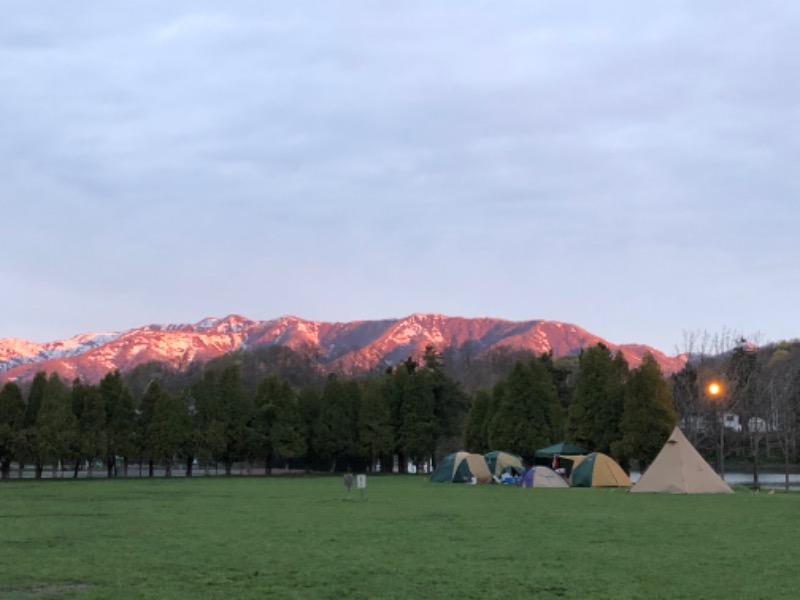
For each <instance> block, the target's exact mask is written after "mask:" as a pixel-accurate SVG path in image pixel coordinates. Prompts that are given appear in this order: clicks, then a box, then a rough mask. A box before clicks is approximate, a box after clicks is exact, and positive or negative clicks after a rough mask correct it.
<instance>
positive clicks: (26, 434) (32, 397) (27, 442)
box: [20, 371, 47, 479]
mask: <svg viewBox="0 0 800 600" xmlns="http://www.w3.org/2000/svg"><path fill="white" fill-rule="evenodd" d="M46 387H47V373H45V372H44V371H39V372H38V373H36V375H34V377H33V381H32V382H31V387H30V389H29V390H28V401H27V402H26V404H25V419H24V421H23V432H22V440H21V441H22V452H23V456H24V457H25V460H31V461H33V464H34V469H35V471H34V472H35V477H36V479H40V478H41V477H42V468H43V464H42V458H41V453H40V452H39V440H38V432H37V430H36V420H37V418H38V416H39V410H40V409H41V407H42V401H43V400H44V394H45V388H46ZM20 468H21V466H20Z"/></svg>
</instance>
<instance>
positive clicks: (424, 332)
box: [0, 313, 685, 382]
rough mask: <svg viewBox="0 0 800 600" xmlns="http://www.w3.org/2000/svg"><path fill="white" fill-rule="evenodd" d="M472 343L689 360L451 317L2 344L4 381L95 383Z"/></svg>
mask: <svg viewBox="0 0 800 600" xmlns="http://www.w3.org/2000/svg"><path fill="white" fill-rule="evenodd" d="M467 343H470V344H471V345H472V348H473V350H474V351H475V352H476V354H477V355H480V354H482V353H485V352H488V351H489V350H491V349H492V348H496V347H499V346H507V347H511V348H514V349H525V350H531V351H533V352H535V353H537V354H540V353H542V352H548V351H550V350H552V351H553V355H554V356H555V357H560V356H565V355H570V354H576V353H578V352H579V351H580V350H581V349H582V348H587V347H589V346H593V345H595V344H596V343H602V344H605V345H606V346H608V347H609V349H611V350H612V351H613V352H616V351H618V350H619V351H621V352H622V353H623V355H624V356H625V358H626V360H627V361H628V362H629V364H630V365H631V367H636V366H638V365H639V364H640V363H641V360H642V357H643V356H644V354H645V353H647V352H649V353H651V354H652V355H653V357H654V358H655V359H656V361H657V362H658V363H659V365H660V366H661V369H662V371H663V372H664V373H672V372H674V371H677V370H679V369H680V368H681V367H682V366H683V364H684V362H685V357H683V356H675V357H670V356H667V355H666V354H664V353H663V352H661V351H660V350H657V349H655V348H652V347H650V346H647V345H645V344H614V343H611V342H608V341H607V340H604V339H602V338H600V337H599V336H597V335H594V334H592V333H590V332H588V331H586V330H585V329H582V328H581V327H578V326H577V325H573V324H571V323H563V322H560V321H547V320H541V319H535V320H528V321H510V320H506V319H500V318H492V317H476V318H467V317H449V316H444V315H441V314H435V313H415V314H412V315H409V316H406V317H402V318H399V319H378V320H363V321H347V322H327V321H309V320H305V319H301V318H299V317H295V316H292V315H285V316H282V317H277V318H274V319H270V320H266V321H259V320H252V319H249V318H247V317H244V316H241V315H237V314H230V315H228V316H226V317H221V318H219V317H206V318H204V319H201V320H200V321H198V322H197V323H175V324H151V325H145V326H142V327H137V328H133V329H129V330H127V331H121V332H101V333H83V334H79V335H76V336H73V337H71V338H68V339H65V340H55V341H52V342H46V343H43V344H39V343H36V342H30V341H28V340H22V339H18V338H3V339H0V381H9V380H11V381H18V382H24V381H27V380H29V379H30V378H32V377H33V375H34V374H35V373H36V372H38V371H42V370H43V371H46V372H48V373H52V372H56V373H58V374H59V375H60V376H61V377H64V378H67V379H69V380H71V379H74V378H76V377H79V378H81V379H83V380H85V381H88V382H96V381H99V380H100V379H101V378H102V377H103V376H104V375H105V374H106V373H108V372H110V371H113V370H115V369H119V370H120V371H122V372H126V371H129V370H131V369H133V368H135V367H136V366H138V365H140V364H143V363H145V362H149V361H159V362H164V363H166V364H168V365H169V366H171V367H173V368H178V369H184V368H186V367H188V366H189V365H190V364H191V363H192V362H194V361H208V360H211V359H213V358H216V357H217V356H221V355H222V354H225V353H228V352H232V351H235V350H241V349H244V350H247V349H253V348H258V347H262V346H275V345H282V346H287V347H289V348H291V349H293V350H296V351H304V352H311V353H313V354H314V356H315V358H316V359H317V361H318V363H319V365H320V367H321V368H324V369H325V370H327V371H334V372H339V373H342V374H347V375H353V374H357V373H359V372H364V371H371V370H374V369H376V368H379V367H384V366H392V365H394V364H397V363H398V362H400V361H401V360H404V359H406V358H407V357H409V356H419V355H421V354H422V351H423V350H424V348H425V346H428V345H432V346H434V347H435V348H436V349H437V350H440V351H441V350H443V349H445V348H447V347H450V346H462V345H464V344H467Z"/></svg>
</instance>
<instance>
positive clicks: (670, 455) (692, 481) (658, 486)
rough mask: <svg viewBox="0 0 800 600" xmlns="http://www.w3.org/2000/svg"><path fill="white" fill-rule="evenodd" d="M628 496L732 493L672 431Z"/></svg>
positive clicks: (706, 464)
mask: <svg viewBox="0 0 800 600" xmlns="http://www.w3.org/2000/svg"><path fill="white" fill-rule="evenodd" d="M631 492H651V493H655V494H732V493H733V490H732V489H731V488H730V486H729V485H728V484H727V483H725V481H723V479H722V478H721V477H720V476H719V475H717V474H716V473H715V472H714V469H712V468H711V466H710V465H709V464H708V463H707V462H706V461H705V460H703V457H702V456H700V453H699V452H697V450H695V449H694V446H692V444H691V442H690V441H689V440H687V439H686V436H685V435H683V432H682V431H681V430H680V429H679V428H678V427H676V428H675V429H674V430H673V431H672V434H671V435H670V436H669V439H668V440H667V443H666V444H664V447H663V448H662V449H661V452H659V453H658V456H656V458H655V460H654V461H653V464H651V465H650V467H649V468H648V469H647V470H646V471H645V472H644V473H643V474H642V476H641V478H640V479H639V481H637V482H636V484H635V485H634V486H633V487H632V488H631Z"/></svg>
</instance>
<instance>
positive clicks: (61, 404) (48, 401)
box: [36, 373, 78, 477]
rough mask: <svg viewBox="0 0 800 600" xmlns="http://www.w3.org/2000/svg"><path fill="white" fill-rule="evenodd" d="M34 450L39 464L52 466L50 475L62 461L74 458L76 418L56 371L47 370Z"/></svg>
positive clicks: (76, 437) (70, 401)
mask: <svg viewBox="0 0 800 600" xmlns="http://www.w3.org/2000/svg"><path fill="white" fill-rule="evenodd" d="M36 440H37V453H38V456H39V459H40V460H41V462H42V463H47V462H49V463H50V464H51V465H52V470H53V477H55V476H56V470H57V468H58V465H59V463H61V462H62V461H63V460H66V459H70V460H76V459H77V456H76V454H75V448H76V447H77V440H78V420H77V418H76V417H75V415H74V413H73V412H72V397H71V394H70V390H69V388H67V386H66V385H65V384H64V382H63V381H61V378H60V377H59V376H58V374H57V373H51V374H50V376H49V377H48V379H47V385H46V386H45V390H44V398H42V406H41V407H40V408H39V414H38V415H37V416H36Z"/></svg>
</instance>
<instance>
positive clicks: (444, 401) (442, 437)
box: [422, 346, 469, 447]
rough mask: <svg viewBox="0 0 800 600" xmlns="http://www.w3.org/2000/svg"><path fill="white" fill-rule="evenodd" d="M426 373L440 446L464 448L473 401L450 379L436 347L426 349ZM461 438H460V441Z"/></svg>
mask: <svg viewBox="0 0 800 600" xmlns="http://www.w3.org/2000/svg"><path fill="white" fill-rule="evenodd" d="M422 364H423V367H424V368H423V373H424V375H425V377H426V379H427V385H428V387H429V388H430V391H431V394H432V395H433V414H434V417H435V420H436V438H437V444H442V443H445V444H446V443H447V440H450V445H451V446H453V445H454V446H457V447H462V446H463V440H461V439H460V436H461V435H462V433H463V431H464V424H465V422H466V415H467V411H468V408H469V399H468V397H467V395H466V394H465V393H464V392H463V390H462V389H461V385H460V384H459V383H458V382H457V381H455V380H453V379H451V378H450V377H448V376H447V374H446V373H445V370H444V363H443V361H442V355H441V354H440V353H439V352H437V351H436V350H435V349H434V347H433V346H426V347H425V353H424V354H423V357H422ZM456 438H458V439H456Z"/></svg>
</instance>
